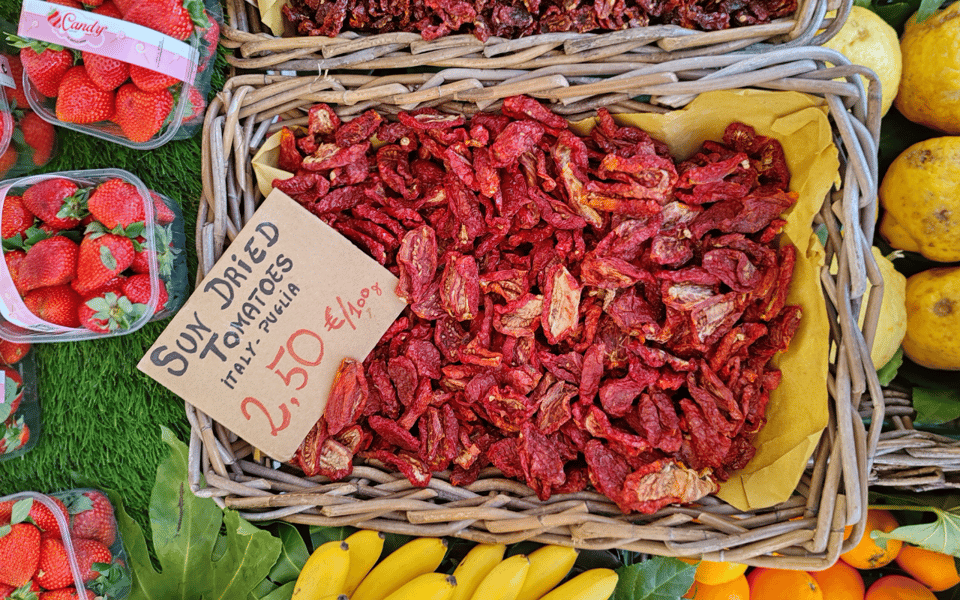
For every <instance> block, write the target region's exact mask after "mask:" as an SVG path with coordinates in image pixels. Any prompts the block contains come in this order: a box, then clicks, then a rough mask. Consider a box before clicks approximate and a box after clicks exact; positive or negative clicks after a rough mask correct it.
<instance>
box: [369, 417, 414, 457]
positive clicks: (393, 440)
mask: <svg viewBox="0 0 960 600" xmlns="http://www.w3.org/2000/svg"><path fill="white" fill-rule="evenodd" d="M367 424H368V425H369V426H370V427H371V428H372V429H373V431H374V432H376V434H377V435H378V436H380V438H381V439H383V440H384V441H386V442H388V443H389V444H390V445H392V446H397V447H399V448H402V449H404V450H409V451H410V452H416V451H417V450H419V449H420V440H418V439H417V438H416V437H414V435H413V434H412V433H410V432H409V431H407V430H406V429H404V428H402V427H400V426H399V425H398V424H397V423H396V421H394V420H392V419H387V418H384V417H381V416H379V415H371V416H370V417H369V418H368V419H367Z"/></svg>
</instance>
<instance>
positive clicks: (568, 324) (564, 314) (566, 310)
mask: <svg viewBox="0 0 960 600" xmlns="http://www.w3.org/2000/svg"><path fill="white" fill-rule="evenodd" d="M545 279H546V289H545V291H544V299H543V315H542V324H543V332H544V334H545V335H546V337H547V341H548V342H550V343H551V344H558V343H560V342H561V341H563V340H564V339H565V338H566V337H568V336H569V335H570V334H571V333H572V332H573V330H574V328H575V327H576V324H577V317H578V314H579V309H580V294H581V291H582V288H581V287H580V284H579V283H578V282H577V280H576V279H575V278H574V277H573V275H571V274H570V272H569V271H567V269H566V267H564V266H563V265H560V264H557V265H554V266H553V267H552V268H550V269H549V270H548V271H546V276H545Z"/></svg>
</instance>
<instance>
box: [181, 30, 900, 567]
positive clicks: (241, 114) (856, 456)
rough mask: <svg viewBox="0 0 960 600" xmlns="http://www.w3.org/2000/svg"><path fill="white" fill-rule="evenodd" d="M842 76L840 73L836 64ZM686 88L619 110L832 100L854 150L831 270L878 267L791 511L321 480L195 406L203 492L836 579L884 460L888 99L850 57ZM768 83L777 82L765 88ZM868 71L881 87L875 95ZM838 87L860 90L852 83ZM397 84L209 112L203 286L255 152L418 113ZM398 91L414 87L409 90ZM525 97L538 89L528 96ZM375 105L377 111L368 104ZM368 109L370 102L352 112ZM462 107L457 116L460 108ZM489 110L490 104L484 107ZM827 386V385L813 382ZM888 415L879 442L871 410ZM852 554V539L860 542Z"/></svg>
mask: <svg viewBox="0 0 960 600" xmlns="http://www.w3.org/2000/svg"><path fill="white" fill-rule="evenodd" d="M825 62H829V63H831V64H833V65H837V66H835V67H833V68H825V66H824V63H825ZM664 67H665V68H666V69H668V70H669V71H670V72H674V73H675V74H676V76H677V78H678V79H679V80H681V81H679V82H676V83H667V84H657V85H651V86H648V87H647V88H646V89H645V90H643V91H644V92H645V93H647V94H649V95H650V96H651V97H652V98H651V103H652V104H639V103H636V102H632V101H626V102H623V103H620V104H614V105H611V107H610V108H611V109H612V110H615V111H638V110H645V109H649V110H660V111H664V110H671V108H670V107H672V106H679V105H682V104H684V103H685V102H688V101H689V100H690V99H691V98H693V97H695V96H696V95H697V94H699V93H700V92H703V91H706V90H716V89H738V88H743V87H748V86H755V87H760V88H768V89H776V90H796V91H801V92H806V93H809V94H813V95H817V96H820V97H823V98H825V100H826V102H827V106H828V109H829V113H830V118H831V123H832V125H833V129H834V141H835V143H836V144H837V146H838V147H839V148H840V150H841V151H840V159H841V170H840V174H841V179H842V185H841V186H839V187H837V188H836V189H835V191H833V192H832V193H831V194H830V195H828V197H826V198H825V199H824V204H823V207H822V209H821V212H820V214H819V217H818V220H819V221H820V222H822V223H823V225H824V226H825V229H826V231H827V233H828V240H827V244H826V249H827V261H828V263H829V261H830V259H831V257H832V256H833V255H835V254H837V253H839V252H849V251H852V250H853V249H854V248H852V247H851V246H850V245H856V247H857V248H858V249H859V250H862V251H863V254H864V256H865V257H866V260H867V261H868V262H867V263H864V264H852V265H850V266H849V268H847V267H846V265H847V261H841V263H842V264H843V265H844V267H843V268H842V269H841V270H840V272H839V274H837V275H830V274H829V273H828V272H827V271H824V273H823V275H822V277H821V279H822V282H823V287H824V290H825V291H824V296H825V300H826V304H827V308H828V311H827V312H828V314H829V318H830V320H831V334H830V335H831V339H832V341H833V343H834V344H835V346H836V347H837V348H838V352H837V353H836V354H835V356H836V357H838V358H834V359H833V360H832V361H831V368H830V374H829V377H828V380H827V381H825V382H822V385H825V386H826V387H827V388H828V391H829V395H830V399H831V400H830V403H829V404H830V419H829V425H828V427H827V429H826V430H825V432H824V434H823V436H822V438H821V441H820V444H819V446H818V448H817V449H816V451H815V453H814V455H813V458H812V459H811V460H810V462H809V465H808V468H807V470H806V473H805V474H804V476H803V477H802V479H801V481H800V483H799V485H798V487H797V489H796V490H795V492H794V493H793V495H792V497H791V498H790V499H789V500H787V501H786V502H783V503H781V504H779V505H777V506H774V507H771V508H769V509H765V510H755V511H750V512H742V511H738V510H736V509H735V508H733V507H732V506H730V505H728V504H726V503H724V502H722V501H720V500H718V499H717V498H715V497H712V496H708V497H706V498H704V499H703V500H701V501H700V502H698V503H696V504H693V505H689V506H683V507H678V506H672V507H668V508H665V509H663V510H661V511H659V512H658V513H656V514H654V515H629V516H627V515H623V514H622V513H620V512H619V511H618V510H617V508H616V506H615V505H613V504H612V503H611V502H610V501H609V500H607V499H606V498H604V497H603V496H601V495H599V494H597V493H595V492H592V491H587V492H582V493H578V494H573V495H562V496H554V497H552V498H550V500H548V501H546V502H541V501H539V500H537V498H536V496H535V495H534V494H533V492H532V491H531V490H530V489H529V488H527V487H526V486H524V485H522V484H519V483H515V482H510V481H507V480H505V479H504V478H502V477H498V476H497V475H498V473H497V472H496V471H495V470H487V471H485V472H483V473H482V474H481V477H480V479H478V480H477V481H476V482H475V483H474V484H472V485H469V486H467V487H455V486H452V485H450V484H449V483H448V482H447V481H445V480H444V478H443V476H442V475H435V476H434V477H433V478H432V479H431V480H430V484H429V487H427V488H422V489H421V488H414V487H412V486H411V485H410V483H409V482H408V481H407V479H406V478H405V477H404V476H403V475H400V474H399V473H393V472H388V471H385V470H383V469H380V468H376V467H373V466H370V465H364V464H358V465H357V466H356V467H355V468H354V471H353V474H352V476H350V477H349V478H348V479H346V480H344V481H340V482H335V483H331V482H329V481H327V480H325V479H324V478H322V477H317V478H311V479H305V478H303V477H302V476H298V474H299V475H302V474H300V473H299V472H297V471H295V470H293V469H289V468H286V467H282V468H277V463H275V462H272V461H270V460H269V459H265V458H263V457H261V456H259V453H258V452H256V451H255V449H254V448H252V447H251V446H250V445H249V444H248V443H246V442H245V441H243V440H242V439H238V437H237V436H236V435H235V434H233V433H232V432H230V431H228V430H227V429H226V428H224V427H223V426H222V425H220V424H219V423H216V422H214V421H213V420H212V419H211V418H210V417H208V416H207V415H205V414H203V413H202V412H200V411H198V410H196V409H195V408H194V407H192V406H191V405H189V404H188V405H187V407H186V411H187V416H188V418H189V420H190V423H191V425H192V435H191V444H190V458H189V464H190V476H189V481H190V485H191V489H192V490H193V491H194V492H195V493H196V494H197V495H199V496H204V497H212V498H214V499H215V500H216V501H217V502H218V503H219V504H220V505H222V506H227V507H231V508H233V509H237V510H239V511H241V512H242V514H243V516H244V517H246V518H248V519H251V520H267V519H283V520H286V521H289V522H294V523H302V524H315V525H327V526H341V525H352V526H358V527H365V528H372V529H377V530H382V531H387V532H395V533H403V534H411V535H430V536H456V537H460V538H465V539H470V540H475V541H491V542H492V541H498V542H505V543H510V542H517V541H521V540H535V541H539V542H549V543H556V544H565V545H573V546H576V547H580V548H598V549H599V548H614V547H617V548H625V549H630V550H634V551H639V552H646V553H651V554H658V555H668V556H693V557H699V556H702V557H705V558H708V559H712V560H734V561H740V562H746V563H749V564H755V565H765V566H776V567H781V568H795V569H822V568H825V567H827V566H829V565H831V564H833V562H834V561H835V560H836V559H837V556H838V555H839V553H840V552H841V548H842V546H843V544H844V542H843V530H844V527H845V526H846V525H854V533H853V535H852V536H851V539H852V540H857V539H859V538H860V535H861V533H862V531H863V528H864V519H865V514H866V497H867V496H866V495H867V487H866V479H867V472H868V470H869V457H870V456H872V454H873V450H874V449H875V448H876V443H877V437H878V435H879V424H880V423H881V422H882V421H883V402H882V395H881V389H880V386H879V383H878V382H877V380H876V373H875V372H874V371H873V369H872V368H867V369H865V368H864V364H866V365H870V364H871V363H870V355H869V348H870V344H872V339H871V338H872V331H873V328H875V323H876V318H877V315H878V313H879V294H874V296H876V297H877V301H876V302H874V301H873V300H871V302H870V303H869V304H870V306H868V311H867V312H868V315H869V317H868V319H867V321H866V322H867V325H866V326H865V330H866V331H867V332H868V334H867V335H866V338H865V337H864V335H863V334H862V333H861V331H860V330H859V329H858V328H857V325H856V320H855V318H853V317H852V316H851V315H856V314H857V313H858V310H859V306H860V296H862V291H861V292H860V294H857V295H855V294H854V293H853V290H856V289H860V290H863V289H864V287H865V285H866V281H867V280H868V279H869V280H870V281H871V282H874V283H875V284H878V285H882V278H881V277H880V274H879V271H878V270H877V267H876V265H875V263H873V261H872V258H871V254H870V251H869V247H870V240H871V239H872V235H873V231H872V228H873V218H872V215H873V211H874V209H875V202H876V200H875V198H876V188H877V166H876V152H877V139H878V135H879V98H880V95H879V89H878V86H877V84H876V76H875V75H874V74H873V73H872V72H870V71H868V70H866V69H863V68H861V67H854V66H850V65H849V62H848V61H847V60H846V59H844V58H843V57H842V56H841V55H840V54H838V53H836V52H833V51H831V50H825V49H822V48H813V47H809V48H798V49H785V50H778V51H774V52H770V53H765V54H763V55H750V56H739V57H732V56H727V57H724V58H723V60H718V59H717V58H714V59H711V60H704V61H702V62H698V61H693V62H691V61H677V62H675V63H665V64H664ZM757 73H762V74H763V76H762V77H758V76H757ZM858 74H862V75H865V76H866V77H868V78H869V80H870V81H873V83H872V84H871V86H870V90H871V91H870V93H869V95H868V94H866V93H865V92H864V88H863V85H862V83H861V80H860V78H859V77H858V76H857V75H858ZM835 78H846V80H845V81H844V80H837V81H834V79H835ZM381 83H382V80H381V79H378V78H376V77H368V76H343V77H338V78H327V79H320V78H312V77H311V78H297V77H292V76H279V75H245V76H238V77H234V78H233V79H230V80H229V81H228V82H227V84H226V86H225V87H224V90H223V91H222V92H221V94H220V95H219V96H218V97H217V98H216V99H214V100H213V102H212V103H211V105H210V108H209V110H208V112H207V116H206V121H205V125H204V140H203V185H204V201H203V202H201V206H200V211H199V216H198V220H197V250H198V254H199V257H200V265H199V272H198V278H199V279H202V278H203V276H204V274H206V273H208V272H209V271H210V269H211V268H212V267H213V265H214V263H215V261H216V260H217V259H218V258H219V257H220V255H221V254H222V253H223V252H224V248H225V247H226V246H227V245H228V244H229V243H230V240H231V239H233V238H234V237H235V236H236V234H237V232H238V231H239V229H240V228H241V227H242V226H243V224H244V223H245V222H246V221H247V220H248V219H250V218H251V215H252V214H253V212H254V210H255V208H256V206H257V204H258V203H259V201H260V199H261V198H260V193H259V191H258V187H257V185H256V184H255V182H254V175H253V172H252V168H251V161H250V159H251V156H252V155H253V153H254V152H255V151H256V149H257V148H258V147H259V146H260V145H261V144H262V143H263V141H264V139H265V138H266V137H267V136H268V135H269V134H270V133H271V132H273V131H276V129H277V128H278V127H279V125H278V124H277V123H276V120H275V119H274V117H275V116H276V115H282V116H283V118H284V122H285V123H287V124H290V123H291V122H296V120H297V119H298V118H302V117H303V116H304V114H305V113H304V111H305V110H306V109H307V108H309V107H310V106H312V105H313V104H314V103H316V102H327V103H331V104H332V105H333V106H334V107H335V109H336V110H337V111H338V112H339V113H340V114H341V116H342V118H345V119H348V118H350V116H351V115H355V114H358V112H359V111H360V110H363V109H366V108H368V107H371V106H372V107H375V108H377V109H378V110H380V111H382V112H383V113H384V114H388V115H389V114H391V113H395V112H397V110H398V105H399V104H402V103H404V102H406V99H404V98H402V97H401V96H402V95H398V94H397V92H396V91H393V92H390V93H389V94H384V95H380V94H378V93H377V92H376V90H378V89H381V88H382V87H384V86H381V85H380V84H381ZM388 85H389V86H397V85H403V84H398V83H397V82H396V81H393V82H392V83H389V84H388ZM512 89H513V90H514V91H513V93H517V92H522V91H523V89H517V88H512ZM360 96H363V97H364V98H365V99H362V100H361V99H360ZM352 102H357V103H356V104H352ZM463 106H464V105H463V104H462V103H459V102H456V101H451V102H448V103H446V104H443V105H442V106H441V108H442V109H444V110H457V109H460V108H462V107H463ZM469 106H472V107H473V108H475V105H469ZM812 383H814V384H815V383H816V382H812ZM861 408H864V409H867V410H869V411H870V414H871V416H872V417H873V420H872V422H873V423H874V425H872V426H871V427H870V428H869V430H868V429H867V428H865V427H864V424H863V421H861V419H860V418H859V416H858V410H859V409H861ZM848 544H849V542H848Z"/></svg>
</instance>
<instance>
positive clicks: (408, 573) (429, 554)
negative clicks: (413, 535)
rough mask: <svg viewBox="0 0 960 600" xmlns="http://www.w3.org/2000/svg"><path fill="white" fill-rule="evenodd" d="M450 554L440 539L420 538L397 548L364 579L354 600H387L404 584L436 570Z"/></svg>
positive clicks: (445, 544) (352, 599)
mask: <svg viewBox="0 0 960 600" xmlns="http://www.w3.org/2000/svg"><path fill="white" fill-rule="evenodd" d="M446 552H447V543H446V542H445V541H443V540H442V539H440V538H417V539H415V540H413V541H411V542H407V543H406V544H404V545H403V546H400V547H399V548H397V549H396V550H395V551H393V553H391V554H390V555H389V556H387V557H386V558H385V559H383V560H382V561H380V564H378V565H377V566H375V567H374V568H373V570H372V571H370V573H369V574H368V575H367V576H366V577H364V578H363V581H361V582H360V585H358V586H357V589H356V591H355V592H353V595H352V596H351V597H350V598H351V600H383V599H384V598H386V597H387V596H389V595H390V594H392V593H394V592H395V591H397V590H399V589H400V588H401V587H402V586H403V585H404V584H406V583H409V582H410V581H412V580H413V579H414V578H416V577H419V576H420V575H423V574H425V573H430V572H432V571H436V569H437V567H439V566H440V562H441V561H443V555H444V554H446Z"/></svg>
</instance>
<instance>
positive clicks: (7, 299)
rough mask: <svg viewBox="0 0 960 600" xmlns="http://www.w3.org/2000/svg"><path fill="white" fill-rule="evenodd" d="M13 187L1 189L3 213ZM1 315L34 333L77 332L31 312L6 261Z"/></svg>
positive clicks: (1, 269) (0, 268)
mask: <svg viewBox="0 0 960 600" xmlns="http://www.w3.org/2000/svg"><path fill="white" fill-rule="evenodd" d="M43 179H46V178H45V177H43V176H40V177H38V178H34V183H36V182H37V181H42V180H43ZM11 187H13V186H6V187H4V188H2V189H0V212H2V211H3V202H4V200H6V198H7V193H8V192H9V191H10V188H11ZM0 314H2V315H3V318H4V319H6V320H7V321H9V322H11V323H13V324H14V325H17V326H19V327H24V328H26V329H30V330H32V331H42V332H44V333H68V332H71V331H77V330H76V329H73V328H70V327H61V326H60V325H54V324H53V323H48V322H47V321H44V320H43V319H41V318H40V317H38V316H37V315H35V314H33V313H32V312H30V309H29V308H27V305H26V304H24V303H23V300H22V299H21V298H20V292H18V291H17V288H16V286H15V285H13V277H12V276H11V275H10V271H9V270H8V269H7V261H6V260H0Z"/></svg>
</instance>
